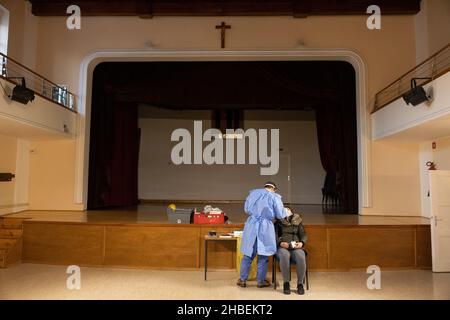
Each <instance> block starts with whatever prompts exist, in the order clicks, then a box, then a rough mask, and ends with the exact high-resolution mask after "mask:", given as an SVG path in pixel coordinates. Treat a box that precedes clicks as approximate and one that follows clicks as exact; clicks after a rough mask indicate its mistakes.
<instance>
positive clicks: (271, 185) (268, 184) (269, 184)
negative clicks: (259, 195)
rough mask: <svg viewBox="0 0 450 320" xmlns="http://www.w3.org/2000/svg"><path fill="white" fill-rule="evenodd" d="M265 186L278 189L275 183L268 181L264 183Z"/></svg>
mask: <svg viewBox="0 0 450 320" xmlns="http://www.w3.org/2000/svg"><path fill="white" fill-rule="evenodd" d="M264 188H274V189H276V188H277V187H276V186H275V185H274V184H273V183H270V182H268V183H266V184H265V185H264Z"/></svg>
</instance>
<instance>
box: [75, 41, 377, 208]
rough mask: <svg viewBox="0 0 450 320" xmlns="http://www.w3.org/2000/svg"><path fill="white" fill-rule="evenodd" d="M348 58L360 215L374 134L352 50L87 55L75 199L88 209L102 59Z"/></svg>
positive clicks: (367, 201)
mask: <svg viewBox="0 0 450 320" xmlns="http://www.w3.org/2000/svg"><path fill="white" fill-rule="evenodd" d="M325 60H326V61H330V60H333V61H346V62H348V63H350V64H351V65H352V66H353V68H354V69H355V76H356V113H357V146H358V148H357V153H358V154H357V156H358V203H359V206H358V207H359V214H361V213H362V211H363V208H370V207H371V206H372V187H371V176H370V166H371V136H372V132H371V130H370V118H369V111H368V110H369V105H368V93H367V88H368V84H367V66H366V63H365V61H364V60H363V58H362V57H361V56H360V55H359V54H358V53H356V52H355V51H353V50H350V49H287V50H159V49H150V50H139V51H136V50H130V51H116V50H111V51H98V52H94V53H91V54H89V55H87V56H86V57H85V58H84V59H83V61H82V63H81V67H80V68H81V70H80V78H79V82H80V83H79V95H78V114H77V135H76V149H75V157H76V159H75V188H74V202H75V203H77V204H82V205H83V208H84V209H86V208H87V191H88V172H89V141H90V116H91V97H92V80H93V73H94V69H95V67H96V66H97V65H98V64H100V63H102V62H124V61H135V62H136V61H142V62H152V61H155V62H156V61H174V62H175V61H325Z"/></svg>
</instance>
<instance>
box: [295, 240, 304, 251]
mask: <svg viewBox="0 0 450 320" xmlns="http://www.w3.org/2000/svg"><path fill="white" fill-rule="evenodd" d="M301 248H303V242H297V244H296V245H295V249H301Z"/></svg>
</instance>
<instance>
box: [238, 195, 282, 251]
mask: <svg viewBox="0 0 450 320" xmlns="http://www.w3.org/2000/svg"><path fill="white" fill-rule="evenodd" d="M244 210H245V213H247V214H248V215H249V217H248V219H247V222H246V223H245V226H244V232H243V234H242V242H241V252H242V254H244V255H246V256H252V253H253V245H254V243H255V241H257V242H258V243H257V248H258V250H257V253H258V255H262V256H271V255H273V254H275V252H276V251H277V243H276V237H275V228H274V226H273V222H272V220H273V219H275V218H276V219H283V218H285V217H286V212H285V211H284V206H283V202H282V201H281V196H280V195H279V194H277V193H275V192H270V191H267V190H266V189H255V190H251V191H250V194H249V195H248V197H247V199H246V200H245V207H244Z"/></svg>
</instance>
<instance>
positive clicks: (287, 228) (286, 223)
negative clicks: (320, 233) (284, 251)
mask: <svg viewBox="0 0 450 320" xmlns="http://www.w3.org/2000/svg"><path fill="white" fill-rule="evenodd" d="M275 230H276V232H277V246H280V243H281V242H289V243H290V242H291V241H297V242H303V245H305V244H306V241H307V239H308V236H307V235H306V232H305V228H304V227H303V224H302V217H301V216H300V215H299V214H297V213H294V214H293V215H292V216H290V217H289V218H285V219H281V220H277V222H276V224H275Z"/></svg>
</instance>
